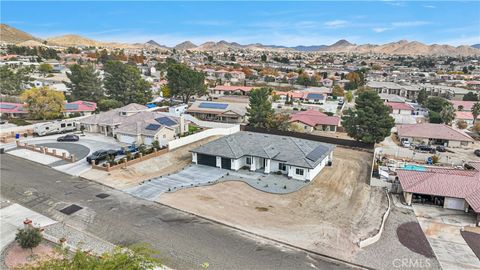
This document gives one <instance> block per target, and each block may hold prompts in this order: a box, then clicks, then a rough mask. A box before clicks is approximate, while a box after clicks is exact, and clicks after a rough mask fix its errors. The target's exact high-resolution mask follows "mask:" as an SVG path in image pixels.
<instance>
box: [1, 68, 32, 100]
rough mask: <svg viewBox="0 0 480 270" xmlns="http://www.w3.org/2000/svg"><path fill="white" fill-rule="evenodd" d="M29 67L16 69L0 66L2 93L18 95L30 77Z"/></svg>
mask: <svg viewBox="0 0 480 270" xmlns="http://www.w3.org/2000/svg"><path fill="white" fill-rule="evenodd" d="M31 72H32V70H31V68H28V67H25V68H19V69H17V70H16V71H13V70H11V69H10V68H9V67H8V66H2V67H0V91H1V92H2V94H3V95H19V94H20V93H21V92H22V90H23V88H24V86H25V85H27V84H28V83H29V82H30V81H31V80H32V78H31V77H30V76H29V75H30V73H31Z"/></svg>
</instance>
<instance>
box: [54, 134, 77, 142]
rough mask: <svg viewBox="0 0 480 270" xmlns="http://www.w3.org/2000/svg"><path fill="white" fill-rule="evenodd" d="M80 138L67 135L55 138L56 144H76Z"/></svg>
mask: <svg viewBox="0 0 480 270" xmlns="http://www.w3.org/2000/svg"><path fill="white" fill-rule="evenodd" d="M78 140H80V138H79V137H78V136H77V135H73V134H68V135H65V136H61V137H58V138H57V142H78Z"/></svg>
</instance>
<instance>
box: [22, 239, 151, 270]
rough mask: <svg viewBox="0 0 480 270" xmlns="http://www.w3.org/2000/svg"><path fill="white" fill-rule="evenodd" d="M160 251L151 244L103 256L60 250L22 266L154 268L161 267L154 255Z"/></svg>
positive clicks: (29, 269) (32, 269) (45, 269)
mask: <svg viewBox="0 0 480 270" xmlns="http://www.w3.org/2000/svg"><path fill="white" fill-rule="evenodd" d="M157 253H158V252H157V251H155V250H153V249H152V248H151V247H150V246H149V245H147V244H142V245H139V244H137V245H133V246H131V247H129V248H128V249H127V248H121V247H116V248H114V250H113V251H112V252H106V253H104V254H102V256H95V255H93V254H90V253H88V252H84V251H81V250H78V251H76V252H75V253H74V254H73V256H72V255H70V254H68V251H67V250H63V251H60V252H58V254H57V255H56V256H52V257H51V258H49V259H48V260H41V261H38V262H34V263H31V264H27V265H25V266H22V269H25V270H65V269H79V270H83V269H98V270H110V269H112V270H113V269H125V270H126V269H128V270H150V269H151V270H153V269H159V268H160V266H161V263H160V261H159V260H157V259H155V258H154V256H155V255H156V254H157Z"/></svg>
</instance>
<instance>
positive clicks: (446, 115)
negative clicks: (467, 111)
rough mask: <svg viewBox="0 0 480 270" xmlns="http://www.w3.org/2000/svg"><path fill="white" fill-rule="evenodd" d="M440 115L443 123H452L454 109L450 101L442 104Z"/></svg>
mask: <svg viewBox="0 0 480 270" xmlns="http://www.w3.org/2000/svg"><path fill="white" fill-rule="evenodd" d="M440 117H441V118H442V122H443V123H445V124H447V125H449V126H450V125H451V124H452V122H453V120H454V119H455V109H454V108H453V106H452V105H451V104H450V103H447V104H446V105H445V106H443V109H442V110H441V111H440Z"/></svg>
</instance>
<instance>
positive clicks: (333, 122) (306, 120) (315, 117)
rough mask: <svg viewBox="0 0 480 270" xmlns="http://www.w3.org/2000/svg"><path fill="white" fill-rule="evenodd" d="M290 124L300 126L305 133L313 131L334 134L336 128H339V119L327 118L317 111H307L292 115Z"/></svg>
mask: <svg viewBox="0 0 480 270" xmlns="http://www.w3.org/2000/svg"><path fill="white" fill-rule="evenodd" d="M290 122H291V123H296V124H298V125H300V126H301V128H302V129H303V130H304V131H305V132H312V131H314V130H322V131H333V132H336V131H337V127H338V126H340V117H337V116H328V115H326V114H324V113H322V112H319V111H317V110H314V109H309V110H306V111H302V112H298V113H295V114H293V115H292V116H291V118H290Z"/></svg>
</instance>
